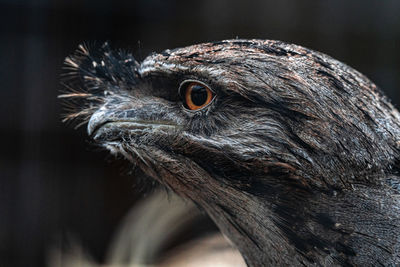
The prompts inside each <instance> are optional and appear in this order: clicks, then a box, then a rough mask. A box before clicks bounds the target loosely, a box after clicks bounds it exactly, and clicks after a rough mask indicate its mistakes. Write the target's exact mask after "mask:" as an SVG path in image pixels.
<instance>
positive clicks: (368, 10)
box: [0, 0, 400, 266]
mask: <svg viewBox="0 0 400 267" xmlns="http://www.w3.org/2000/svg"><path fill="white" fill-rule="evenodd" d="M399 14H400V1H398V0H355V1H348V0H336V1H322V0H321V1H311V0H309V1H295V0H293V1H290V0H279V1H276V0H271V1H266V0H259V1H241V0H205V1H187V0H141V1H133V0H132V1H126V2H121V1H104V0H97V1H78V0H74V1H69V0H58V1H50V0H38V1H34V0H31V1H30V0H0V25H1V26H0V38H1V39H0V40H1V42H0V101H1V105H0V106H1V108H0V110H1V112H0V122H1V123H0V127H1V129H0V140H1V143H2V145H1V150H0V151H1V152H0V266H44V264H45V257H44V255H45V252H46V251H47V250H48V248H49V247H51V246H53V245H54V244H57V242H59V241H58V240H62V239H63V237H65V236H71V235H72V236H74V237H75V238H76V239H78V240H79V242H80V243H81V244H82V245H83V246H85V247H86V248H88V250H89V252H90V253H91V254H92V255H93V256H94V258H95V259H96V260H100V261H101V260H102V259H103V257H104V256H103V255H104V252H105V250H106V248H107V244H108V242H109V240H110V238H111V236H112V234H113V231H114V229H115V227H116V225H117V224H118V222H119V221H120V220H121V218H122V217H123V216H124V214H125V213H126V212H127V210H128V209H129V208H130V207H131V206H132V204H133V203H134V202H135V201H136V200H137V198H138V195H139V194H138V193H137V191H138V190H137V189H136V188H135V186H134V185H135V179H134V177H132V176H129V175H128V174H127V171H126V169H124V167H122V165H123V164H120V163H118V162H117V163H110V162H109V161H108V160H107V153H105V152H100V153H99V152H96V150H97V149H95V148H93V146H91V145H90V142H89V141H88V139H87V137H86V134H85V127H83V128H82V129H79V130H78V131H75V130H74V129H73V128H72V127H68V126H67V125H64V124H62V123H61V122H60V114H61V113H62V107H61V105H60V102H59V100H57V94H58V93H59V90H60V89H61V86H60V79H59V78H60V73H61V72H62V69H61V68H62V65H63V60H64V58H65V57H66V56H67V55H69V54H71V53H72V52H73V51H74V50H75V49H76V48H77V46H78V44H79V43H81V42H83V41H91V40H101V41H104V40H109V41H110V42H111V43H112V45H113V47H116V48H119V47H122V48H128V49H130V50H131V51H133V52H134V54H135V56H136V57H137V58H138V59H140V60H141V59H143V58H144V57H145V56H146V55H147V54H148V53H149V52H152V51H161V50H163V49H166V48H174V47H179V46H186V45H190V44H193V43H199V42H205V41H213V40H221V39H228V38H236V37H239V38H262V39H279V40H283V41H287V42H293V43H296V44H300V45H303V46H306V47H309V48H312V49H315V50H319V51H322V52H325V53H327V54H329V55H331V56H333V57H335V58H337V59H339V60H341V61H344V62H346V63H347V64H349V65H351V66H353V67H355V68H356V69H358V70H359V71H361V72H362V73H364V74H366V75H367V76H368V77H369V78H371V79H372V80H373V81H375V83H377V85H378V86H380V87H381V88H382V89H383V90H384V91H385V92H386V94H387V95H389V96H390V97H391V98H392V100H393V102H394V103H395V104H399V103H400V92H399V90H398V86H399V84H400V49H399V48H400V15H399ZM58 245H59V244H58Z"/></svg>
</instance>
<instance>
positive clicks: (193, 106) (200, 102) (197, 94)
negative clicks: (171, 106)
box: [180, 82, 214, 110]
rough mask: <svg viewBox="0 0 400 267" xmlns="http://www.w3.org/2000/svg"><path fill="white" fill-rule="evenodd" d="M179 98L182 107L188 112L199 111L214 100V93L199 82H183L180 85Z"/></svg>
mask: <svg viewBox="0 0 400 267" xmlns="http://www.w3.org/2000/svg"><path fill="white" fill-rule="evenodd" d="M180 92H181V96H182V98H183V103H184V106H185V107H186V108H187V109H190V110H198V109H201V108H203V107H205V106H207V105H208V104H210V103H211V101H212V100H213V98H214V93H213V91H211V89H210V88H208V87H207V86H206V85H205V84H203V83H200V82H185V83H184V84H182V85H181V90H180Z"/></svg>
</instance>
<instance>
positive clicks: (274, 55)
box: [61, 40, 400, 266]
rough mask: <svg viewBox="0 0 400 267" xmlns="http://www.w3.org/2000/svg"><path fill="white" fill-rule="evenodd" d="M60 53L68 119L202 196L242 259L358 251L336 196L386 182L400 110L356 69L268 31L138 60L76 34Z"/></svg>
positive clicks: (344, 258)
mask: <svg viewBox="0 0 400 267" xmlns="http://www.w3.org/2000/svg"><path fill="white" fill-rule="evenodd" d="M65 63H66V69H67V70H69V72H67V73H66V78H65V83H66V85H67V88H69V90H70V91H69V92H67V93H66V94H64V95H61V97H62V98H66V99H67V101H68V103H70V106H71V107H72V108H73V111H71V112H70V113H69V114H68V115H67V116H66V119H67V120H68V119H79V120H80V122H81V123H86V122H87V123H88V134H89V135H90V137H91V138H92V139H93V140H94V142H96V143H98V144H99V145H101V146H103V147H104V148H106V149H108V150H109V151H110V152H111V153H113V154H120V155H123V156H124V157H125V158H126V159H128V160H129V161H130V162H131V163H132V164H134V165H135V166H137V167H138V168H140V169H141V170H142V171H143V172H144V173H145V174H146V175H147V176H150V177H152V178H154V179H156V180H158V181H159V182H160V183H162V184H164V185H165V186H167V187H168V188H170V189H172V190H173V191H175V192H177V193H178V194H179V195H181V196H183V197H186V198H189V199H191V200H193V201H194V202H196V203H197V204H198V205H199V206H201V207H202V208H204V209H205V210H206V211H207V213H208V214H209V215H210V216H211V217H212V218H213V219H214V221H215V222H216V223H217V225H218V226H219V227H220V229H221V230H222V231H223V232H224V233H225V234H226V235H227V236H228V237H229V238H230V239H231V240H232V241H233V242H234V243H235V244H236V246H238V248H239V250H240V251H241V252H242V254H243V255H244V258H245V259H246V261H247V263H248V264H250V265H256V266H257V265H258V264H260V263H266V262H269V263H293V262H303V263H315V262H319V263H321V262H325V263H329V262H330V261H331V262H333V263H335V262H339V263H343V262H351V263H352V261H351V260H349V259H350V258H353V257H356V255H360V253H361V252H359V251H358V250H357V249H356V248H355V247H354V246H353V245H352V244H353V243H354V242H356V241H354V240H353V239H351V240H350V239H349V240H348V239H346V238H344V235H345V234H344V233H347V234H349V232H351V231H353V230H354V229H353V228H352V227H353V226H351V223H350V222H349V221H351V219H349V218H347V216H342V215H341V214H340V212H338V210H340V208H338V205H339V206H340V205H342V206H345V203H347V202H351V201H350V200H349V199H352V197H354V194H353V192H358V191H357V190H356V189H355V187H357V188H358V187H359V188H364V187H366V188H368V190H370V188H380V187H382V186H385V188H386V187H387V188H390V185H391V183H392V180H391V179H389V178H387V177H388V176H390V175H392V174H394V173H396V172H397V169H396V166H397V165H396V164H397V159H398V154H399V153H398V146H399V140H398V136H400V135H399V131H400V125H399V121H400V116H399V113H398V112H397V110H395V109H394V108H393V106H392V105H391V104H390V103H389V101H388V100H387V99H386V97H385V96H384V95H383V94H382V93H381V92H380V91H379V89H377V88H376V86H375V85H374V84H373V83H372V82H371V81H369V80H368V79H367V78H366V77H364V76H363V75H362V74H360V73H359V72H357V71H355V70H354V69H352V68H350V67H348V66H347V65H345V64H343V63H341V62H339V61H336V60H334V59H332V58H330V57H329V56H326V55H324V54H322V53H318V52H315V51H312V50H309V49H306V48H303V47H301V46H296V45H292V44H286V43H283V42H278V41H263V40H227V41H221V42H214V43H204V44H199V45H193V46H189V47H184V48H178V49H173V50H165V51H163V52H161V53H158V54H156V53H155V54H152V55H150V56H148V57H147V58H145V59H144V61H143V62H141V63H139V62H137V61H136V60H135V59H134V58H133V56H132V55H131V54H129V53H126V52H123V51H116V50H112V49H111V48H110V46H109V45H108V44H107V43H106V44H104V45H101V46H93V47H88V46H83V45H81V46H80V47H79V49H78V50H77V51H76V53H75V54H73V55H72V56H70V57H68V58H67V59H66V61H65ZM392 184H393V183H392ZM360 190H361V189H360ZM371 190H372V189H371ZM387 190H389V189H387ZM348 192H351V193H352V194H350V195H351V197H350V196H349V194H348ZM385 192H387V191H385ZM354 198H355V200H354V203H357V204H354V207H347V209H348V211H353V208H354V209H356V208H357V206H358V204H359V203H358V202H357V197H354ZM349 205H350V204H349ZM350 206H351V205H350ZM360 251H361V250H360Z"/></svg>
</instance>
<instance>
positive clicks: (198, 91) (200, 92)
mask: <svg viewBox="0 0 400 267" xmlns="http://www.w3.org/2000/svg"><path fill="white" fill-rule="evenodd" d="M190 96H191V98H192V102H193V104H195V105H196V106H201V105H204V103H205V102H206V101H207V89H206V88H204V86H201V85H193V87H192V92H191V95H190Z"/></svg>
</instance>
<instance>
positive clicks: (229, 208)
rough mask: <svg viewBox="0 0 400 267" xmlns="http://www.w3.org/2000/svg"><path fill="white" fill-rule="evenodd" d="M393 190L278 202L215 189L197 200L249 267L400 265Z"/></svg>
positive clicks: (363, 189) (361, 189)
mask: <svg viewBox="0 0 400 267" xmlns="http://www.w3.org/2000/svg"><path fill="white" fill-rule="evenodd" d="M390 190H391V189H390V188H389V187H386V186H382V187H376V188H371V187H367V186H354V187H353V189H352V190H344V191H341V192H334V193H332V194H327V193H320V194H318V195H315V194H314V195H308V196H304V198H299V195H297V197H295V198H293V199H288V198H285V199H281V200H276V197H272V196H270V197H259V196H254V195H250V194H246V193H243V192H240V191H236V192H235V190H232V191H229V190H227V189H226V188H224V189H223V192H217V191H216V190H215V188H214V192H215V193H216V198H213V201H208V202H203V203H199V204H200V205H201V206H203V207H204V208H205V209H206V211H207V212H208V214H209V215H210V216H211V217H212V219H213V220H214V221H215V222H216V224H217V225H218V226H219V228H220V229H221V231H222V232H223V233H224V234H225V235H226V236H227V237H228V238H229V239H231V241H232V242H233V243H234V244H235V245H236V246H237V247H238V249H239V250H240V252H241V253H242V255H243V257H244V259H245V261H246V263H247V264H248V265H249V266H265V265H273V266H275V265H293V264H294V263H297V264H299V265H300V264H305V265H312V264H322V265H326V264H328V265H329V264H350V265H352V264H355V265H362V264H364V263H366V262H370V263H376V264H379V263H384V264H385V263H386V264H392V263H400V254H399V251H400V242H399V235H398V231H399V230H400V229H399V225H400V216H399V214H398V207H400V200H399V195H396V194H392V193H391V191H390ZM288 195H290V194H288ZM217 196H218V197H217ZM221 196H223V197H221ZM291 196H293V195H291ZM273 198H274V199H275V202H274V201H273ZM288 201H289V202H288Z"/></svg>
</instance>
